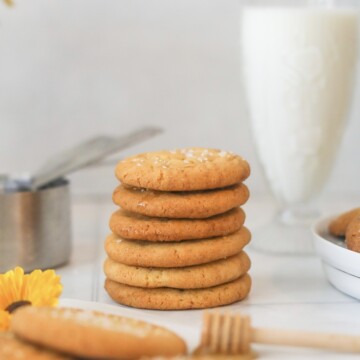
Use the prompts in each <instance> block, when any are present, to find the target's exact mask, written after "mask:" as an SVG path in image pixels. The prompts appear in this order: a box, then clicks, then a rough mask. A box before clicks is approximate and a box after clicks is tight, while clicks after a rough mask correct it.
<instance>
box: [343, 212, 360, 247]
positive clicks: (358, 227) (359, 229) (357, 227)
mask: <svg viewBox="0 0 360 360" xmlns="http://www.w3.org/2000/svg"><path fill="white" fill-rule="evenodd" d="M345 243H346V246H347V248H348V249H350V250H352V251H356V252H360V215H358V216H356V217H355V218H354V219H352V220H351V222H350V224H349V225H348V227H347V228H346V237H345Z"/></svg>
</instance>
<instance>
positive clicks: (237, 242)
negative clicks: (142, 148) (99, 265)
mask: <svg viewBox="0 0 360 360" xmlns="http://www.w3.org/2000/svg"><path fill="white" fill-rule="evenodd" d="M249 174H250V167H249V164H248V163H247V162H246V161H245V160H244V159H242V158H241V157H240V156H238V155H235V154H233V153H229V152H225V151H220V150H214V149H203V148H190V149H182V150H175V151H161V152H152V153H145V154H141V155H137V156H134V157H131V158H128V159H125V160H123V161H121V162H120V163H119V164H118V165H117V167H116V176H117V178H118V179H119V180H120V181H121V184H120V186H118V187H117V188H116V189H115V191H114V194H113V201H114V203H115V204H116V205H118V206H120V208H119V210H117V211H116V212H115V213H113V214H112V216H111V219H110V229H111V231H112V234H111V235H110V236H109V237H108V238H107V239H106V242H105V249H106V252H107V255H108V258H107V259H106V261H105V264H104V271H105V274H106V277H107V278H106V282H105V289H106V290H107V292H108V293H109V295H110V297H111V298H112V299H113V300H115V301H116V302H118V303H120V304H125V305H128V306H133V307H137V308H146V309H162V310H165V309H192V308H208V307H215V306H220V305H225V304H230V303H233V302H236V301H239V300H242V299H243V298H245V297H246V296H247V295H248V293H249V291H250V288H251V279H250V276H249V275H248V274H247V272H248V270H249V269H250V259H249V257H248V256H247V254H246V253H245V252H244V251H243V248H244V246H245V245H246V244H248V242H249V241H250V237H251V234H250V232H249V230H248V229H247V228H246V227H244V226H243V224H244V221H245V213H244V211H243V210H242V209H241V208H240V207H239V206H241V205H242V204H244V203H245V202H246V201H247V200H248V198H249V191H248V188H247V187H246V185H245V184H243V181H244V180H245V179H246V178H247V177H248V176H249Z"/></svg>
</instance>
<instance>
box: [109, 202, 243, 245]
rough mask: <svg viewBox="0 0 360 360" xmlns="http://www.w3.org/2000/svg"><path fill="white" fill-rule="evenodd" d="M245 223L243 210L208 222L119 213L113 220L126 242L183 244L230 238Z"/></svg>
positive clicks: (113, 225)
mask: <svg viewBox="0 0 360 360" xmlns="http://www.w3.org/2000/svg"><path fill="white" fill-rule="evenodd" d="M244 221H245V213H244V211H243V210H242V209H241V208H235V209H233V210H230V211H228V212H226V213H224V214H220V215H216V216H213V217H211V218H207V219H168V218H151V217H147V216H142V215H138V214H134V213H129V212H126V211H124V210H118V211H116V212H114V213H113V214H112V216H111V218H110V229H111V231H112V232H113V233H114V234H116V235H118V236H120V237H124V238H126V239H136V240H148V241H180V240H190V239H204V238H208V237H215V236H224V235H228V234H231V233H233V232H235V231H237V230H239V229H240V228H241V226H242V225H243V223H244Z"/></svg>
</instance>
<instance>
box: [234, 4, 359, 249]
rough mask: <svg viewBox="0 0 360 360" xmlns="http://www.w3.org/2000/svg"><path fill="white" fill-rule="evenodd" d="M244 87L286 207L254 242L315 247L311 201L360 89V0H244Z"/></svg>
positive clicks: (271, 177) (273, 184) (262, 154)
mask: <svg viewBox="0 0 360 360" xmlns="http://www.w3.org/2000/svg"><path fill="white" fill-rule="evenodd" d="M242 5H243V6H242V9H241V50H242V66H243V75H244V84H245V93H246V99H247V104H248V110H249V116H250V119H251V126H252V130H253V135H254V139H255V143H256V146H257V150H258V155H259V159H260V161H261V163H262V165H263V168H264V172H265V175H266V178H267V180H268V182H269V185H270V188H271V189H272V192H273V194H274V195H275V197H276V198H277V200H278V202H279V204H280V207H281V211H280V214H279V216H278V218H276V219H274V220H273V221H272V222H271V223H270V224H269V225H268V226H266V227H264V228H263V229H262V230H261V231H259V232H258V233H255V234H254V239H253V243H254V247H256V248H258V249H261V250H264V251H269V252H275V253H311V252H312V245H311V235H310V223H311V221H312V220H313V219H314V215H315V213H314V212H313V211H311V210H310V207H309V206H308V204H309V203H311V202H312V200H314V199H315V198H316V196H317V195H318V194H319V192H320V190H321V189H322V188H323V186H324V184H325V182H326V180H327V178H328V176H329V173H330V171H331V168H332V164H333V162H334V157H335V155H336V152H337V149H338V146H339V142H340V140H341V137H342V133H343V129H344V125H345V124H346V119H347V114H348V111H349V105H350V100H351V98H352V94H353V85H354V78H355V68H356V62H357V57H358V50H357V44H358V25H359V13H358V9H357V8H356V6H360V1H358V0H353V1H348V0H338V1H335V0H334V1H329V0H328V1H324V0H323V1H321V0H318V1H315V0H312V1H310V0H309V1H306V0H302V1H301V0H288V1H286V0H277V1H276V0H259V1H258V0H248V1H246V0H244V1H242Z"/></svg>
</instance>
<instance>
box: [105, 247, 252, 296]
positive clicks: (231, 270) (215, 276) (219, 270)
mask: <svg viewBox="0 0 360 360" xmlns="http://www.w3.org/2000/svg"><path fill="white" fill-rule="evenodd" d="M250 265H251V263H250V259H249V257H248V256H247V254H246V253H245V252H244V251H242V252H241V253H240V254H237V255H234V256H231V257H230V258H228V259H222V260H217V261H214V262H211V263H207V264H202V265H194V266H188V267H183V268H145V267H138V266H129V265H124V264H120V263H117V262H115V261H114V260H111V259H109V258H108V259H106V261H105V263H104V272H105V275H106V276H107V277H108V278H109V279H110V280H113V281H116V282H119V283H121V284H126V285H131V286H137V287H143V288H160V287H168V288H175V289H202V288H208V287H212V286H216V285H220V284H224V283H227V282H230V281H232V280H235V279H237V278H239V277H240V276H241V275H244V274H245V273H246V272H248V271H249V269H250Z"/></svg>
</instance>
